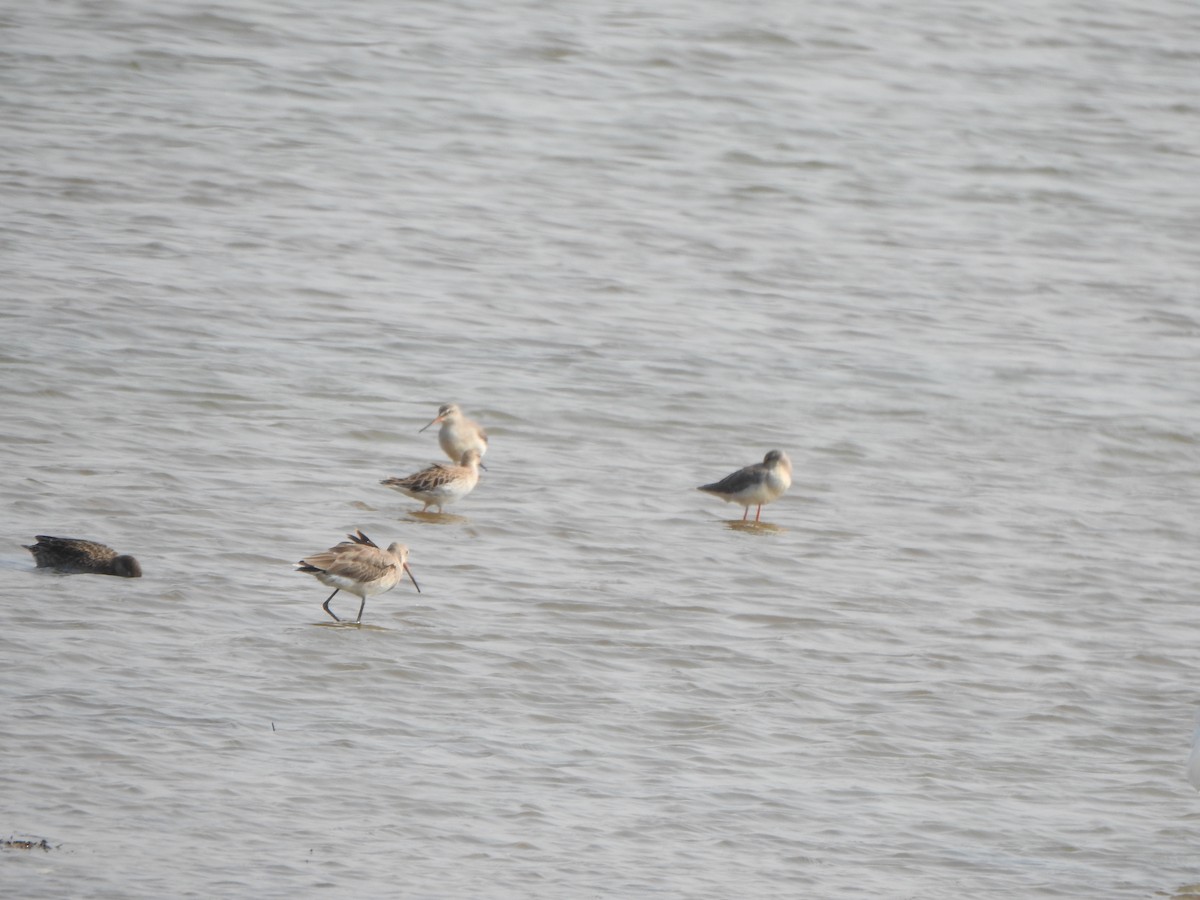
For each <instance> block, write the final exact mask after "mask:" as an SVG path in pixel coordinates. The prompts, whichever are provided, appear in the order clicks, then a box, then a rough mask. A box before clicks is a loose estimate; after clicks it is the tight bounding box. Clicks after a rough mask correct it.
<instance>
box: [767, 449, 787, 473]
mask: <svg viewBox="0 0 1200 900" xmlns="http://www.w3.org/2000/svg"><path fill="white" fill-rule="evenodd" d="M763 465H765V466H779V465H782V466H786V467H787V468H789V469H790V468H791V467H792V461H791V460H790V459H788V457H787V454H786V453H784V452H783V451H782V450H772V451H770V452H769V453H767V455H766V456H764V457H763Z"/></svg>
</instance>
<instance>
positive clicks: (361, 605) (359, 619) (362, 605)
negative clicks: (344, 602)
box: [354, 595, 367, 625]
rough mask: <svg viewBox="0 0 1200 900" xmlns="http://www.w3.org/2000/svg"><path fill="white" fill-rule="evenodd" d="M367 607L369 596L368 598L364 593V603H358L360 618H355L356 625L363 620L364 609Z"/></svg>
mask: <svg viewBox="0 0 1200 900" xmlns="http://www.w3.org/2000/svg"><path fill="white" fill-rule="evenodd" d="M366 608H367V598H366V595H364V596H363V598H362V603H360V604H358V618H357V619H355V620H354V624H355V625H357V624H358V623H359V622H361V621H362V611H363V610H364V609H366Z"/></svg>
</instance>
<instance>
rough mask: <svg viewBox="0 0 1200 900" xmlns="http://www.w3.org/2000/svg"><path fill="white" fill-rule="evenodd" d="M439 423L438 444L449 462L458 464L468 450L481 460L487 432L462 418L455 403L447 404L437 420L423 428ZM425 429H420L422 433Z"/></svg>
mask: <svg viewBox="0 0 1200 900" xmlns="http://www.w3.org/2000/svg"><path fill="white" fill-rule="evenodd" d="M439 422H440V423H441V425H442V427H441V428H439V429H438V444H440V445H441V448H442V452H443V453H445V454H446V455H447V456H448V457H450V459H451V460H453V461H454V462H455V463H457V462H459V461H460V460H461V459H462V458H463V454H464V453H466V452H467V451H468V450H476V451H478V452H479V458H480V459H481V460H482V459H483V455H484V454H485V453H487V449H488V436H487V432H486V431H484V430H483V429H482V428H481V427H480V426H479V423H478V422H474V421H472V420H471V419H468V418H467V417H466V416H464V415H463V414H462V410H461V409H459V408H458V404H457V403H447V404H446V405H445V406H443V407H441V408H440V409H439V410H438V414H437V418H435V419H434V420H433V421H432V422H430V423H429V425H426V426H425V428H429V427H430V426H433V425H437V424H438V423H439ZM425 428H422V429H421V431H424V430H425ZM484 468H487V467H486V466H485V467H484Z"/></svg>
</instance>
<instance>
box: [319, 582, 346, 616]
mask: <svg viewBox="0 0 1200 900" xmlns="http://www.w3.org/2000/svg"><path fill="white" fill-rule="evenodd" d="M340 590H341V588H334V590H333V593H332V594H330V595H329V596H328V597H327V598H326V600H325V602H324V603H322V604H321V609H323V610H325V612H327V613H329V614H330V615H331V616H333V621H335V622H340V621H342V620H341V619H339V618H338V617H337V616H336V615H334V612H333V610H332V609H330V608H329V601H330V600H332V599H333V598H334V597H336V596H337V592H338V591H340Z"/></svg>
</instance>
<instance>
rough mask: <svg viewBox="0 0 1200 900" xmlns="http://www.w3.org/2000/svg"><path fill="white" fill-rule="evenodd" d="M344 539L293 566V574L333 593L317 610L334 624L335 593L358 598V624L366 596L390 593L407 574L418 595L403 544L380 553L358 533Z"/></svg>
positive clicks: (367, 539) (337, 619) (393, 545)
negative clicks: (304, 575)
mask: <svg viewBox="0 0 1200 900" xmlns="http://www.w3.org/2000/svg"><path fill="white" fill-rule="evenodd" d="M346 536H347V537H348V538H350V540H348V541H342V542H341V543H340V544H338V545H337V546H335V547H330V548H329V549H328V550H325V551H324V552H322V553H314V554H313V555H312V556H307V557H305V558H304V559H302V560H300V562H298V563H296V567H297V568H296V571H297V572H308V573H309V574H310V575H312V576H313V577H315V578H316V579H317V581H319V582H321V584H323V585H325V586H326V587H331V588H333V593H332V594H330V595H329V596H328V597H327V598H326V599H325V602H324V603H322V604H321V608H322V609H323V610H325V612H327V613H329V615H331V616H333V620H334V621H335V622H340V621H342V620H341V619H339V618H338V617H337V615H336V614H335V613H334V611H333V610H332V609H330V608H329V601H330V600H332V599H333V598H334V597H336V596H337V592H338V591H345V592H346V593H348V594H356V595H358V596H359V597H361V598H362V603H360V604H359V607H358V618H356V619H355V620H354V621H355V622H361V621H362V614H363V609H364V608H366V605H367V598H368V597H372V596H374V595H375V594H382V593H385V592H386V591H390V590H391V589H392V588H394V587H395V586H396V585H397V584H398V583H399V582H400V579H401V578H402V577H403V576H404V575H408V577H409V579H410V580H411V581H412V583H413V587H415V588H416V589H417V593H420V592H421V586H420V585H419V584H417V579H416V578H414V577H413V573H412V569H410V568H409V567H408V548H407V547H405V546H404V545H403V544H392V545H391V546H389V547H388V548H387V549H386V550H381V549H379V547H378V546H376V544H375V542H374V541H372V540H371V539H370V538H369V537H367V536H366V535H365V534H363V533H362V532H361V531H357V532H356V533H355V534H349V535H346Z"/></svg>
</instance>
